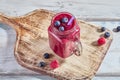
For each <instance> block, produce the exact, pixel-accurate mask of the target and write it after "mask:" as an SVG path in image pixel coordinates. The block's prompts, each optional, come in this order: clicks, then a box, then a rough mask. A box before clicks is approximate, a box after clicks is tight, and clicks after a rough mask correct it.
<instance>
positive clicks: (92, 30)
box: [0, 9, 113, 80]
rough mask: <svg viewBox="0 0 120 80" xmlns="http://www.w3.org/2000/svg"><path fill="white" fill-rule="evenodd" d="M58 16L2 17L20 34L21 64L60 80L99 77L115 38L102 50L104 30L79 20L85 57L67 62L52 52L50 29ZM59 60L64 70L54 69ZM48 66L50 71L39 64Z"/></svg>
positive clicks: (17, 52)
mask: <svg viewBox="0 0 120 80" xmlns="http://www.w3.org/2000/svg"><path fill="white" fill-rule="evenodd" d="M54 14H55V13H54V12H51V11H48V10H43V9H40V10H35V11H33V12H31V13H29V14H26V15H24V16H20V17H9V16H5V15H4V14H0V22H2V23H5V24H8V25H10V26H11V27H13V28H14V29H15V31H16V33H17V37H16V45H15V49H14V55H15V58H16V60H17V61H18V63H19V64H20V65H22V66H24V67H26V68H28V69H30V70H33V71H36V72H39V73H43V74H46V75H50V76H52V77H55V78H57V79H59V80H90V79H92V77H93V76H94V75H95V74H96V72H97V70H98V68H99V67H100V64H101V63H102V61H103V58H104V57H105V55H106V52H107V51H108V49H109V47H110V44H111V42H112V38H113V37H112V32H111V31H110V30H106V31H105V32H110V34H111V36H110V37H109V38H107V39H106V43H105V44H104V45H102V46H98V45H97V43H96V41H97V40H98V39H99V38H100V37H101V36H103V34H104V33H105V32H100V31H99V30H100V28H101V27H100V26H95V25H92V24H89V23H87V22H84V21H80V20H77V22H78V24H79V26H80V29H81V30H80V31H81V38H80V40H81V43H82V47H83V48H82V53H81V56H76V55H74V54H73V55H72V56H70V57H68V58H66V59H62V58H60V57H59V56H57V55H56V54H55V53H53V51H52V50H51V49H50V48H49V43H48V32H47V29H48V27H49V25H50V22H51V19H52V17H53V16H54ZM46 52H47V53H50V54H51V55H52V56H51V57H50V58H49V59H44V58H43V54H44V53H46ZM56 59H57V60H58V61H59V64H60V66H59V67H58V68H56V69H51V68H50V66H49V64H50V62H51V61H52V60H56ZM40 61H44V62H46V63H47V65H46V67H43V68H41V67H39V66H38V65H39V62H40ZM13 66H14V65H13Z"/></svg>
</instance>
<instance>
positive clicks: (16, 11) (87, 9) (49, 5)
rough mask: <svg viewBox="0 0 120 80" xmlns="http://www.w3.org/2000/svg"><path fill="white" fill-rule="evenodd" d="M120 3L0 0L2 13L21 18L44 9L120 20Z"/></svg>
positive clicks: (84, 16)
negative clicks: (35, 10) (36, 10)
mask: <svg viewBox="0 0 120 80" xmlns="http://www.w3.org/2000/svg"><path fill="white" fill-rule="evenodd" d="M119 3H120V1H119V0H114V1H113V0H97V1H96V0H92V1H88V0H84V1H83V0H74V1H73V0H67V1H65V0H50V1H45V0H39V1H34V0H29V1H26V0H24V1H15V0H12V1H9V0H0V12H3V13H5V14H9V15H16V16H19V15H23V14H26V13H28V12H31V11H32V10H34V9H38V8H42V9H48V10H52V11H57V12H58V11H69V12H71V13H73V14H74V15H75V16H77V17H80V18H81V17H83V18H88V17H90V18H91V17H95V18H115V17H116V18H119V17H120V10H119ZM8 7H9V8H8Z"/></svg>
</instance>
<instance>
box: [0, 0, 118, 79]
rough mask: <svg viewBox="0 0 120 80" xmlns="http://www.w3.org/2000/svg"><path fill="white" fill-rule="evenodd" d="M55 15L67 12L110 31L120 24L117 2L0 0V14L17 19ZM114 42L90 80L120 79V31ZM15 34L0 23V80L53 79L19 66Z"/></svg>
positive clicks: (115, 34)
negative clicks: (38, 11)
mask: <svg viewBox="0 0 120 80" xmlns="http://www.w3.org/2000/svg"><path fill="white" fill-rule="evenodd" d="M40 8H42V9H48V10H52V11H55V12H60V11H68V12H71V13H72V14H74V15H75V16H76V17H77V18H80V19H82V20H86V21H89V22H91V23H93V24H97V25H101V26H105V27H107V28H109V29H110V30H113V28H115V27H117V26H118V25H120V22H119V21H120V1H119V0H92V1H90V0H48V1H45V0H23V1H21V0H19V1H18V0H0V12H2V13H4V14H6V15H10V16H20V15H24V14H26V13H28V12H31V11H33V10H35V9H40ZM113 37H114V40H113V42H112V45H111V47H110V49H109V51H108V53H107V55H106V57H105V59H104V61H103V63H102V65H101V66H100V68H99V70H98V72H97V74H96V76H95V77H94V79H93V80H120V68H119V67H120V40H119V39H120V32H118V33H115V32H113ZM15 38H16V33H15V31H14V30H13V29H12V28H10V27H9V26H8V25H5V24H1V23H0V80H55V79H53V78H51V77H49V76H45V75H41V74H38V73H35V72H32V71H30V70H28V69H25V68H23V67H21V66H20V65H18V63H17V62H16V60H15V58H14V55H13V52H14V43H15Z"/></svg>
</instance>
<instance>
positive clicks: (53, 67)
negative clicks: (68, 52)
mask: <svg viewBox="0 0 120 80" xmlns="http://www.w3.org/2000/svg"><path fill="white" fill-rule="evenodd" d="M57 67H59V63H58V61H57V60H53V61H51V63H50V68H51V69H55V68H57Z"/></svg>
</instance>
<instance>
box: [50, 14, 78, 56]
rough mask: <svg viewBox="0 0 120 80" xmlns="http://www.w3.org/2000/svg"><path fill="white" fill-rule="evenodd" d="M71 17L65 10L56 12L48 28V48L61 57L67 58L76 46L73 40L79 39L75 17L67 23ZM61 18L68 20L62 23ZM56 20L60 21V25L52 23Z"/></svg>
mask: <svg viewBox="0 0 120 80" xmlns="http://www.w3.org/2000/svg"><path fill="white" fill-rule="evenodd" d="M73 17H74V16H73V15H71V14H70V13H67V12H61V13H58V14H56V15H55V16H54V17H53V19H52V21H51V25H50V26H49V28H48V36H49V45H50V48H51V49H52V50H53V51H54V53H55V54H57V55H58V56H60V57H62V58H67V57H69V56H70V55H72V54H73V51H74V49H75V47H76V45H75V44H74V42H75V41H79V39H80V28H79V26H78V24H77V23H76V19H75V18H74V19H73V20H72V21H71V23H70V24H69V25H68V22H69V21H70V20H71V18H73ZM63 18H67V19H68V22H66V23H63V22H62V19H63ZM56 21H59V22H60V25H59V26H57V27H56V26H55V25H54V23H55V22H56ZM61 26H62V27H63V28H64V29H63V31H60V30H59V27H61Z"/></svg>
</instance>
